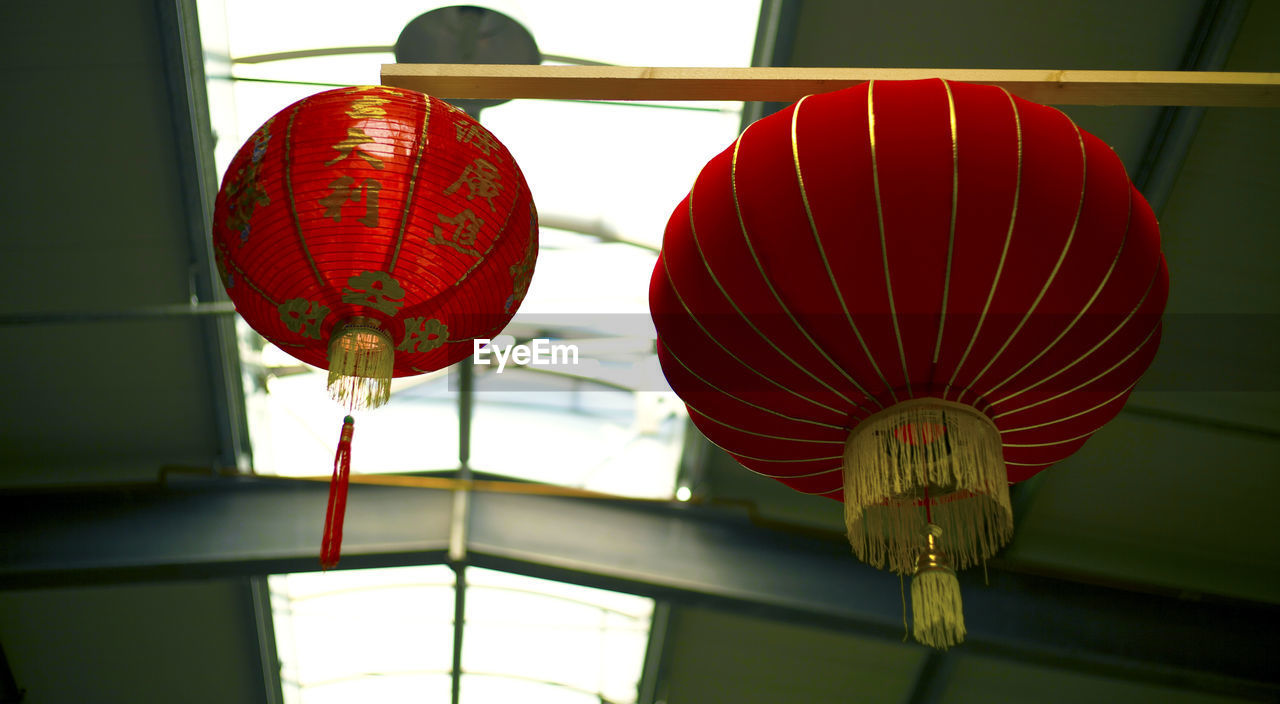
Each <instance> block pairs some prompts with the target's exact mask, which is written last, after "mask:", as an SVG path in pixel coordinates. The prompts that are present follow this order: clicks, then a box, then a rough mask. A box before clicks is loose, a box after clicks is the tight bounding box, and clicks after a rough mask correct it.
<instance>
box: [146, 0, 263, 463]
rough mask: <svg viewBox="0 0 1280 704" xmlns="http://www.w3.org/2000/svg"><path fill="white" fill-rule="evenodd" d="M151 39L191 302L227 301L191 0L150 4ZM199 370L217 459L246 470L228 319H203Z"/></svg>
mask: <svg viewBox="0 0 1280 704" xmlns="http://www.w3.org/2000/svg"><path fill="white" fill-rule="evenodd" d="M155 7H156V19H157V23H158V26H159V29H158V32H157V35H158V36H159V37H160V38H161V41H162V42H163V47H164V62H163V65H164V67H165V77H166V79H167V82H168V88H169V101H170V113H171V115H172V121H171V124H172V127H173V131H174V143H175V146H176V149H175V150H174V151H175V152H176V154H175V159H176V161H177V166H178V169H177V170H178V173H180V174H181V175H182V184H181V189H182V194H183V210H184V212H185V214H186V220H187V228H186V229H187V232H186V233H185V236H186V239H187V242H188V246H189V248H190V252H191V257H190V260H189V262H188V268H189V276H190V295H191V301H190V302H191V304H192V305H193V307H194V306H197V305H198V304H209V305H214V306H216V305H217V304H219V303H223V304H225V303H227V295H226V292H225V291H223V290H222V284H221V283H220V282H219V281H218V276H217V273H216V269H215V267H214V261H213V243H212V240H211V239H210V237H209V228H210V227H211V223H212V221H213V218H212V212H213V202H214V197H215V195H216V194H217V192H218V175H217V168H216V167H215V166H214V163H213V127H212V124H211V122H210V118H209V97H208V93H207V92H206V90H205V77H204V56H203V53H202V51H201V46H200V29H199V23H198V20H197V12H196V0H155ZM202 327H203V334H204V348H205V366H206V368H207V369H208V370H209V389H210V402H211V403H212V405H213V409H212V413H213V417H214V418H215V419H216V420H217V423H218V441H219V448H218V450H219V457H218V458H217V460H218V463H220V464H222V465H223V466H236V467H241V468H248V467H249V466H250V464H251V451H250V446H249V425H248V420H247V419H246V417H245V405H244V387H243V385H242V383H243V382H242V380H241V376H240V355H239V351H238V345H237V343H236V330H235V323H234V321H233V320H232V318H231V316H229V315H214V316H210V317H206V318H205V319H204V320H203V326H202Z"/></svg>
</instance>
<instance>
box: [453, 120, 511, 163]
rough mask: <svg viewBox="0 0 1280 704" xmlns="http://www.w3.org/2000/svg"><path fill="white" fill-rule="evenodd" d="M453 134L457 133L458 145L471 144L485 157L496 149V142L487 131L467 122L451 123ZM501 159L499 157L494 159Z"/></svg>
mask: <svg viewBox="0 0 1280 704" xmlns="http://www.w3.org/2000/svg"><path fill="white" fill-rule="evenodd" d="M453 127H454V130H455V132H456V133H457V138H458V143H459V144H468V143H469V144H471V145H472V146H474V147H475V148H476V149H479V150H480V151H482V152H484V155H485V156H490V152H492V151H493V150H494V149H497V148H498V146H499V145H498V140H496V139H494V138H493V135H492V134H490V133H489V130H486V129H485V128H483V127H481V126H480V125H477V124H476V123H474V122H471V121H469V120H458V121H457V122H455V123H453ZM495 158H497V159H501V158H502V156H501V155H499V156H497V157H495Z"/></svg>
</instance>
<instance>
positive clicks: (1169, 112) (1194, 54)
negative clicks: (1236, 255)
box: [1133, 0, 1249, 216]
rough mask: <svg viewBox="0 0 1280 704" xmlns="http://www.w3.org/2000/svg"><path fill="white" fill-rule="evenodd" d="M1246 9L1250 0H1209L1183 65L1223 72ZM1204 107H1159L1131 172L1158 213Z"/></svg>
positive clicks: (1157, 213) (1247, 11)
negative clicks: (1133, 171)
mask: <svg viewBox="0 0 1280 704" xmlns="http://www.w3.org/2000/svg"><path fill="white" fill-rule="evenodd" d="M1248 13H1249V0H1205V3H1204V6H1203V9H1202V10H1201V12H1200V18H1199V21H1198V22H1197V23H1196V29H1195V31H1194V32H1193V34H1192V36H1191V41H1190V42H1189V43H1188V46H1187V50H1186V52H1185V54H1184V56H1183V59H1182V66H1181V68H1182V70H1184V71H1221V70H1222V69H1223V68H1225V67H1226V65H1227V57H1228V55H1229V54H1230V53H1231V46H1232V44H1234V43H1235V40H1236V35H1237V34H1239V33H1240V26H1241V25H1243V24H1244V19H1245V15H1247V14H1248ZM1204 112H1205V109H1204V108H1203V107H1188V106H1177V107H1174V106H1166V107H1164V108H1161V110H1160V114H1159V116H1158V117H1157V119H1156V125H1155V127H1154V128H1153V129H1152V131H1151V136H1150V138H1149V139H1148V141H1147V148H1146V151H1145V152H1144V154H1143V157H1142V161H1141V162H1139V164H1138V168H1137V170H1136V171H1135V173H1134V176H1133V182H1134V184H1135V185H1136V186H1137V187H1138V190H1139V191H1141V192H1142V195H1143V196H1144V197H1146V199H1147V202H1148V203H1150V204H1151V209H1152V210H1153V211H1155V213H1156V215H1157V216H1159V215H1161V214H1162V213H1163V211H1164V207H1165V204H1166V203H1167V202H1168V201H1169V195H1170V194H1171V193H1172V192H1173V185H1174V182H1175V181H1176V180H1177V178H1178V172H1179V171H1181V170H1182V162H1183V161H1185V160H1186V158H1187V153H1188V152H1189V151H1191V143H1192V142H1193V141H1194V140H1195V136H1196V132H1197V130H1198V129H1199V128H1200V120H1201V119H1203V118H1204Z"/></svg>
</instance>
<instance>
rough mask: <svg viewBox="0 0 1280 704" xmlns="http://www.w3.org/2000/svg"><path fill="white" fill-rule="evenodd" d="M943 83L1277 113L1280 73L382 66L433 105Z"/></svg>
mask: <svg viewBox="0 0 1280 704" xmlns="http://www.w3.org/2000/svg"><path fill="white" fill-rule="evenodd" d="M922 78H945V79H947V80H951V81H965V82H969V83H986V84H991V85H998V86H1001V87H1003V88H1006V89H1007V90H1008V91H1009V92H1011V93H1013V94H1014V95H1017V96H1019V97H1022V98H1026V99H1027V100H1032V101H1035V102H1037V103H1044V104H1049V105H1202V106H1219V107H1226V106H1237V107H1280V73H1223V72H1210V71H1044V70H1016V71H1007V70H984V69H914V68H910V69H908V68H790V67H785V68H779V67H756V68H646V67H640V66H509V65H473V64H384V65H383V66H382V83H383V84H384V85H388V86H396V87H400V88H410V89H413V90H417V91H421V92H423V93H428V94H431V95H434V96H436V97H439V98H444V99H450V98H455V99H456V98H552V99H562V100H563V99H575V100H772V101H780V102H792V101H795V100H799V99H800V98H802V97H804V96H806V95H809V94H811V93H823V92H827V91H832V90H837V89H839V88H845V87H847V86H851V85H855V84H857V83H862V82H864V81H869V80H912V79H922Z"/></svg>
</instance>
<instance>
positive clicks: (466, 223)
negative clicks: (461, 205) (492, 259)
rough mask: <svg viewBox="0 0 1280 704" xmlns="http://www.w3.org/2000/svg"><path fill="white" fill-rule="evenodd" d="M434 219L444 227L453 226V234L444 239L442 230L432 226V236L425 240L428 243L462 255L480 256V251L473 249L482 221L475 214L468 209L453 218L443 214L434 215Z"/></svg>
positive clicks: (437, 226)
mask: <svg viewBox="0 0 1280 704" xmlns="http://www.w3.org/2000/svg"><path fill="white" fill-rule="evenodd" d="M436 218H438V219H439V220H440V222H441V223H443V224H445V225H453V232H451V233H449V236H448V238H446V237H445V236H444V230H442V229H441V227H440V226H439V225H432V229H433V230H434V234H432V235H431V236H430V237H428V238H427V241H428V242H430V243H432V244H442V245H444V246H446V247H452V248H454V249H456V250H458V251H459V252H462V253H463V254H470V255H471V256H473V257H478V256H480V251H479V250H477V249H476V248H475V243H476V235H477V234H479V233H480V228H481V227H482V226H483V225H484V220H481V219H480V218H478V217H476V214H475V213H473V212H471V209H470V208H467V209H466V210H463V211H462V212H461V213H458V214H457V215H455V216H453V217H449V216H447V215H445V214H444V213H436Z"/></svg>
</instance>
